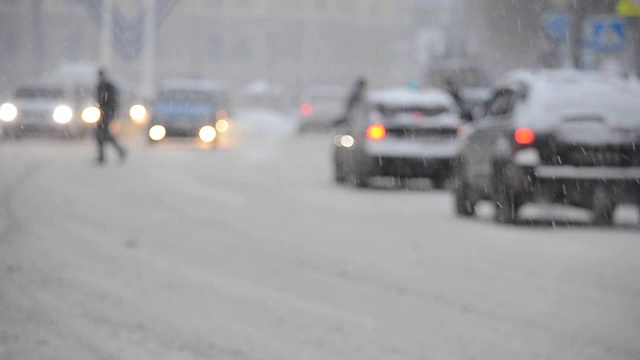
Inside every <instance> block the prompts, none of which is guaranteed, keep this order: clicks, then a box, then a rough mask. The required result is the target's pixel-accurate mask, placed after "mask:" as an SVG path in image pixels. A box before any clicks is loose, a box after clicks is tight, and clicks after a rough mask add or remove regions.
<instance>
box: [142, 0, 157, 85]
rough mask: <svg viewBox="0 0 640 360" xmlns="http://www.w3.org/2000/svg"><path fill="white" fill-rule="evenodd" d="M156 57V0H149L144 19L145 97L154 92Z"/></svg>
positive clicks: (143, 71)
mask: <svg viewBox="0 0 640 360" xmlns="http://www.w3.org/2000/svg"><path fill="white" fill-rule="evenodd" d="M155 56H156V0H147V11H146V15H145V17H144V48H143V53H142V86H143V89H142V91H143V95H144V96H146V97H150V96H152V95H153V91H154V86H155V85H154V80H155V78H154V77H155Z"/></svg>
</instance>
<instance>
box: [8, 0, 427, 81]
mask: <svg viewBox="0 0 640 360" xmlns="http://www.w3.org/2000/svg"><path fill="white" fill-rule="evenodd" d="M112 1H113V4H114V15H113V24H112V26H113V34H112V38H111V40H112V41H113V49H112V51H111V52H112V56H111V57H110V58H111V63H110V64H109V66H108V67H110V68H111V69H112V72H113V73H114V74H115V75H116V77H118V78H120V79H128V80H129V81H130V82H132V83H134V84H135V83H136V82H139V81H141V76H142V75H141V74H142V67H143V66H144V63H143V61H142V58H143V56H142V54H143V51H142V49H143V48H144V46H145V35H144V17H145V16H146V15H147V14H148V13H147V10H148V7H147V6H146V5H147V4H148V1H147V0H112ZM155 2H156V6H158V7H161V6H164V7H165V8H162V9H156V12H155V13H154V14H155V17H156V19H155V20H156V24H157V26H156V29H157V30H156V34H155V39H156V46H155V57H154V60H155V61H154V67H155V79H156V80H161V79H162V78H165V77H171V76H185V75H196V76H205V77H210V78H216V79H221V80H225V81H228V82H229V83H231V84H232V85H237V86H241V85H242V84H245V83H247V82H249V81H252V80H254V79H257V78H266V79H270V80H274V81H279V82H283V83H285V84H291V85H305V84H315V83H344V84H346V83H349V82H351V81H352V80H353V78H355V77H356V76H359V75H364V76H367V77H369V78H370V79H372V81H373V82H374V83H380V84H382V83H389V82H400V81H406V79H407V77H408V76H410V74H412V72H413V70H412V69H408V67H410V66H411V62H410V61H409V59H410V58H411V57H412V56H411V51H412V48H411V37H412V34H411V31H412V28H411V26H412V22H413V20H414V16H413V9H414V5H415V3H414V0H394V1H388V0H174V1H170V0H169V1H167V0H155ZM101 3H102V2H101V0H0V37H2V40H1V41H0V87H2V86H3V85H4V87H7V86H12V85H15V84H16V83H18V82H20V81H21V80H23V79H28V78H35V77H39V76H42V75H46V74H47V73H48V72H50V71H52V70H53V69H55V68H56V67H57V66H58V65H59V64H61V63H64V62H73V61H93V62H99V61H100V49H101V46H100V39H101V36H100V33H101V31H100V30H101V14H100V10H101Z"/></svg>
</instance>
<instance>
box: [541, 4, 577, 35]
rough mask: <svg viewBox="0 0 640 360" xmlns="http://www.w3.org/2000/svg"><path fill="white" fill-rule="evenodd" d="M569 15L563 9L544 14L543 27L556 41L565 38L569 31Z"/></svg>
mask: <svg viewBox="0 0 640 360" xmlns="http://www.w3.org/2000/svg"><path fill="white" fill-rule="evenodd" d="M571 24H572V22H571V15H569V14H568V13H567V12H564V11H552V12H549V13H547V14H546V15H545V16H544V28H545V30H546V32H547V34H548V35H549V36H550V37H551V38H552V39H553V40H556V41H563V40H566V39H567V37H568V35H569V33H571Z"/></svg>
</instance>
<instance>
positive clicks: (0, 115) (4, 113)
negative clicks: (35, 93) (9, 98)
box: [0, 103, 18, 122]
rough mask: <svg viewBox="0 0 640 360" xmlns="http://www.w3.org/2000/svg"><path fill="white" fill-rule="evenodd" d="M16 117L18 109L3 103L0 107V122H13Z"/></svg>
mask: <svg viewBox="0 0 640 360" xmlns="http://www.w3.org/2000/svg"><path fill="white" fill-rule="evenodd" d="M17 116H18V108H17V107H16V106H15V105H13V104H10V103H4V104H2V106H0V120H2V121H6V122H9V121H13V120H15V119H16V117H17Z"/></svg>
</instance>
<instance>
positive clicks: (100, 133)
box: [96, 69, 127, 165]
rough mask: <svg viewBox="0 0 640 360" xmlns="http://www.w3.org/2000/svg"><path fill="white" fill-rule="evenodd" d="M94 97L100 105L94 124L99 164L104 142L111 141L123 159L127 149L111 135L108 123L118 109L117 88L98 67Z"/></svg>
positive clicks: (102, 158)
mask: <svg viewBox="0 0 640 360" xmlns="http://www.w3.org/2000/svg"><path fill="white" fill-rule="evenodd" d="M96 97H97V101H98V106H99V107H100V112H101V113H102V114H101V116H100V120H99V121H98V122H97V124H96V140H97V142H98V158H97V162H98V164H99V165H102V164H104V162H105V160H106V159H105V154H104V147H105V143H108V142H109V143H111V145H113V147H114V148H115V149H116V151H118V154H119V155H120V160H121V161H124V160H125V159H126V157H127V151H126V150H125V149H124V148H123V147H122V146H121V145H120V144H119V143H118V140H117V139H116V138H115V136H113V134H112V133H111V130H110V129H109V125H110V124H111V122H112V121H113V119H114V118H115V116H116V112H117V111H118V89H117V88H116V87H115V86H114V85H113V84H112V83H111V81H109V79H108V77H107V74H106V71H105V70H104V69H100V70H99V71H98V87H97V89H96Z"/></svg>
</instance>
